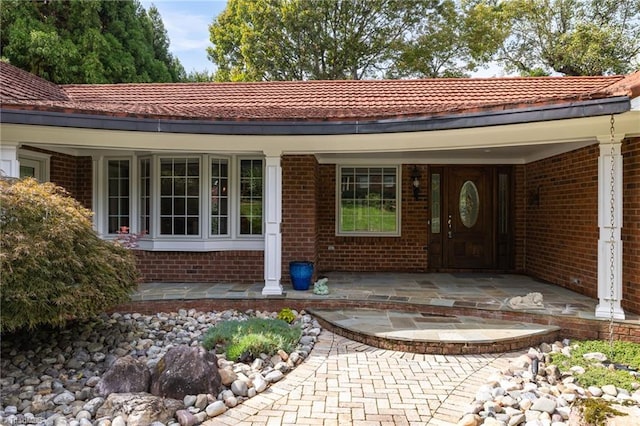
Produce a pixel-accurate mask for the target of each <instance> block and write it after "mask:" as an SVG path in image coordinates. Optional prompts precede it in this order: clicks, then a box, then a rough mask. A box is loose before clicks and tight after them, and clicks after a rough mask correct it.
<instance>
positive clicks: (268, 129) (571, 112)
mask: <svg viewBox="0 0 640 426" xmlns="http://www.w3.org/2000/svg"><path fill="white" fill-rule="evenodd" d="M630 109H631V101H630V99H629V97H627V96H617V97H611V98H603V99H595V100H588V101H579V102H570V103H564V104H554V105H544V106H539V107H529V108H514V109H505V110H500V111H495V110H494V111H484V112H473V113H462V114H450V115H434V116H423V117H409V118H393V119H387V120H372V121H356V120H353V121H302V120H301V121H294V120H289V121H250V120H247V121H208V120H175V119H153V118H134V117H113V116H108V115H93V114H76V113H62V112H51V111H35V110H16V109H2V110H0V122H2V123H5V124H8V123H11V124H27V125H36V126H56V127H72V128H81V129H99V130H121V131H134V132H135V131H138V132H158V133H182V134H208V135H273V136H276V135H279V136H294V135H299V136H303V135H347V134H375V133H405V132H424V131H434V130H453V129H464V128H473V127H488V126H500V125H507V124H521V123H531V122H541V121H552V120H563V119H571V118H584V117H596V116H601V115H610V114H620V113H623V112H627V111H629V110H630Z"/></svg>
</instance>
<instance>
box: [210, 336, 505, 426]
mask: <svg viewBox="0 0 640 426" xmlns="http://www.w3.org/2000/svg"><path fill="white" fill-rule="evenodd" d="M510 358H511V355H510V354H484V355H466V356H444V355H422V354H414V353H406V352H396V351H388V350H382V349H377V348H374V347H371V346H367V345H364V344H361V343H358V342H354V341H352V340H349V339H346V338H344V337H340V336H337V335H335V334H333V333H330V332H328V331H323V332H322V334H321V335H320V336H319V340H318V342H317V343H316V345H315V347H314V349H313V351H312V352H311V355H310V356H309V358H307V360H305V362H304V363H303V364H301V365H300V366H298V367H297V368H296V369H295V370H293V371H292V372H291V373H289V374H287V375H286V376H285V378H284V379H283V380H281V381H280V382H278V383H276V384H274V385H272V386H271V387H270V388H269V389H268V390H267V391H265V392H263V393H261V394H259V395H257V396H255V397H253V398H251V399H249V400H247V401H245V402H244V403H243V404H241V405H239V406H237V407H235V408H233V409H230V410H228V411H227V412H226V413H225V414H223V415H221V416H219V417H216V418H214V419H211V420H209V421H207V422H205V423H204V424H205V425H207V426H214V425H246V426H257V425H356V426H357V425H361V426H369V425H371V426H373V425H429V426H451V425H455V424H456V423H457V421H458V420H459V419H460V417H461V416H462V414H464V412H465V410H466V409H467V407H468V405H469V404H470V403H471V402H472V401H473V398H474V396H475V393H476V391H477V390H478V388H479V386H480V385H482V384H483V383H484V382H485V381H486V380H487V378H488V377H489V376H490V375H491V374H492V373H493V372H496V371H499V370H501V369H503V368H505V367H506V366H507V365H508V362H509V359H510Z"/></svg>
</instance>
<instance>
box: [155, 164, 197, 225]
mask: <svg viewBox="0 0 640 426" xmlns="http://www.w3.org/2000/svg"><path fill="white" fill-rule="evenodd" d="M160 170H161V173H162V178H161V179H160V188H161V189H160V191H161V195H162V196H163V197H162V198H161V200H160V234H162V235H199V234H200V228H199V224H200V221H199V214H200V198H199V195H200V160H199V159H197V158H162V159H160ZM190 194H192V195H191V196H190Z"/></svg>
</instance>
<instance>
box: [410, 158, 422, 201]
mask: <svg viewBox="0 0 640 426" xmlns="http://www.w3.org/2000/svg"><path fill="white" fill-rule="evenodd" d="M411 187H412V188H413V199H414V200H416V201H418V198H420V171H419V170H418V167H417V166H413V170H412V171H411Z"/></svg>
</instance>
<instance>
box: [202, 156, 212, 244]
mask: <svg viewBox="0 0 640 426" xmlns="http://www.w3.org/2000/svg"><path fill="white" fill-rule="evenodd" d="M202 182H204V185H203V184H202ZM210 237H211V156H210V155H208V154H203V155H201V156H200V239H202V240H206V239H209V238H210Z"/></svg>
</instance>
